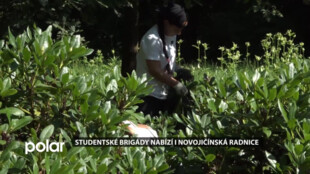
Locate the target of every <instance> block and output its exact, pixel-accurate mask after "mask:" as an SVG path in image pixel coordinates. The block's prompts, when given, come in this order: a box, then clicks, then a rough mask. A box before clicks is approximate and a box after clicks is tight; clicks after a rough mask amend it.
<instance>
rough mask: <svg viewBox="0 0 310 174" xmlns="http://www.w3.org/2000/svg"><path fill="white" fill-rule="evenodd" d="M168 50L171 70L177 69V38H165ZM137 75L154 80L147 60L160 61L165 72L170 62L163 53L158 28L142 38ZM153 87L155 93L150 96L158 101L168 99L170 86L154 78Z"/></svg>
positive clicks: (154, 27) (154, 28)
mask: <svg viewBox="0 0 310 174" xmlns="http://www.w3.org/2000/svg"><path fill="white" fill-rule="evenodd" d="M165 41H166V50H167V53H168V56H169V59H170V63H169V64H170V68H171V70H172V71H174V69H175V58H176V36H165ZM136 59H137V68H136V71H137V75H138V76H142V75H143V74H144V73H145V74H146V75H147V77H148V78H152V76H151V75H150V73H149V71H148V67H147V65H146V60H158V61H160V63H161V68H162V69H163V70H164V71H165V70H166V65H167V64H168V61H167V59H166V57H165V54H164V51H163V43H162V40H161V39H160V36H159V34H158V27H157V25H154V26H153V27H152V28H150V29H149V30H148V31H147V32H146V33H145V35H144V36H143V37H142V39H141V42H140V50H139V52H138V54H137V57H136ZM149 84H150V85H152V86H153V88H154V91H153V92H152V93H151V94H150V95H151V96H153V97H156V98H158V99H166V98H167V94H168V85H166V84H164V83H161V82H159V81H157V80H155V79H154V78H153V79H152V80H151V81H150V82H149Z"/></svg>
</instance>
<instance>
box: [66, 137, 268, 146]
mask: <svg viewBox="0 0 310 174" xmlns="http://www.w3.org/2000/svg"><path fill="white" fill-rule="evenodd" d="M72 143H73V146H260V145H261V144H262V140H261V139H258V138H254V139H240V138H100V139H93V138H75V139H73V140H72Z"/></svg>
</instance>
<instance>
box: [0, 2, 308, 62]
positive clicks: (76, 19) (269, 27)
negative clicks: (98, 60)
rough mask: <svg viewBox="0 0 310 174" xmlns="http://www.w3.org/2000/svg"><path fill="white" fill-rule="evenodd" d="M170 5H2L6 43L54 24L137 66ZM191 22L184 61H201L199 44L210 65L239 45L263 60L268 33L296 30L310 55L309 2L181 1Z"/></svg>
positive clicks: (1, 29) (2, 31)
mask: <svg viewBox="0 0 310 174" xmlns="http://www.w3.org/2000/svg"><path fill="white" fill-rule="evenodd" d="M167 2H168V0H161V1H155V0H139V1H134V0H113V1H112V0H65V1H62V0H53V1H51V0H23V1H22V0H1V2H0V37H1V38H4V37H5V36H6V35H7V31H8V30H7V28H8V27H10V28H11V30H12V31H13V32H14V33H20V32H22V31H23V30H24V29H25V28H26V26H32V25H34V24H35V25H37V26H38V27H41V28H45V27H47V26H48V25H50V24H53V25H54V27H56V28H58V31H56V30H54V31H53V32H54V33H55V35H54V36H55V37H56V34H58V36H61V35H72V34H76V33H80V34H81V35H82V36H83V37H84V40H85V41H87V44H88V46H89V47H91V48H94V49H101V50H103V54H104V56H105V57H109V56H110V55H111V50H112V49H115V50H116V53H117V54H119V55H120V57H121V58H122V59H123V60H125V61H126V60H128V61H134V54H129V53H128V52H131V53H134V52H135V51H136V49H135V48H136V46H137V43H138V41H139V40H140V38H141V37H142V35H143V34H144V32H145V31H146V30H147V29H148V28H149V27H151V26H152V25H153V24H154V22H155V21H156V12H155V10H156V9H157V8H158V7H159V6H160V5H162V4H164V3H167ZM175 2H177V3H180V4H181V5H183V6H184V7H185V8H186V10H187V13H188V16H189V26H188V27H187V28H186V29H185V30H184V32H183V35H182V36H181V38H182V39H183V40H184V43H183V45H182V55H183V57H184V58H185V60H187V61H192V60H195V58H197V55H196V54H197V51H196V49H195V48H194V47H192V45H193V44H195V43H196V41H197V40H201V41H202V42H206V43H208V44H209V46H210V49H209V50H208V59H209V60H210V59H211V60H214V61H216V60H217V57H218V56H219V54H220V52H219V51H218V47H219V46H226V47H230V46H231V45H232V42H235V43H237V44H238V45H239V46H240V47H241V50H242V49H243V48H244V49H245V46H244V42H250V43H251V47H250V52H251V53H252V54H253V55H252V58H253V57H254V54H256V53H257V54H259V53H260V52H261V51H262V50H260V49H259V46H260V40H261V39H262V38H263V37H264V35H265V34H266V33H275V32H285V31H286V30H287V29H292V30H293V31H294V32H296V34H297V38H296V39H297V41H299V42H304V43H305V49H306V55H309V50H310V48H309V47H310V23H309V21H310V18H309V16H310V5H309V4H310V1H309V0H294V1H293V0H268V1H261V0H255V1H249V0H236V1H228V0H220V1H216V0H209V1H203V0H176V1H175Z"/></svg>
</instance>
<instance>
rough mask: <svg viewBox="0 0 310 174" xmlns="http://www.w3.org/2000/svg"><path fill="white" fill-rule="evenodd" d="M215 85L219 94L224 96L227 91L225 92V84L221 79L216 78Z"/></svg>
mask: <svg viewBox="0 0 310 174" xmlns="http://www.w3.org/2000/svg"><path fill="white" fill-rule="evenodd" d="M217 87H218V89H219V91H220V94H221V96H222V97H226V94H227V93H226V89H225V84H224V82H223V80H218V81H217Z"/></svg>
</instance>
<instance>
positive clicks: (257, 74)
mask: <svg viewBox="0 0 310 174" xmlns="http://www.w3.org/2000/svg"><path fill="white" fill-rule="evenodd" d="M259 78H260V73H259V72H258V70H257V69H256V70H255V74H254V76H253V78H252V81H253V83H254V84H256V82H257V81H258V79H259Z"/></svg>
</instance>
